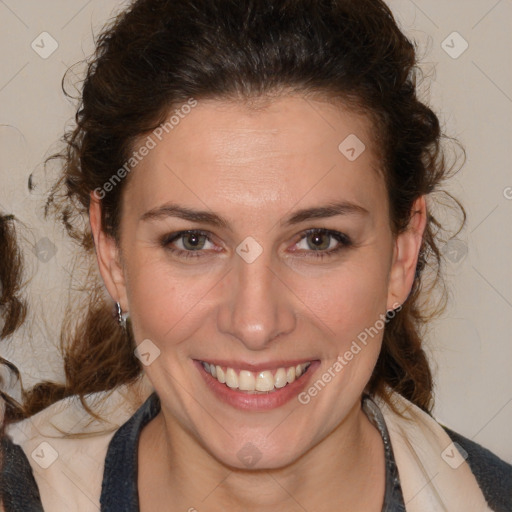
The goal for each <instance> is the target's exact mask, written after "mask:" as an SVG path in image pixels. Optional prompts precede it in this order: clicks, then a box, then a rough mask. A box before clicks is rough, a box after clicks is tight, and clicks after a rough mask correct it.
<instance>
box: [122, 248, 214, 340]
mask: <svg viewBox="0 0 512 512" xmlns="http://www.w3.org/2000/svg"><path fill="white" fill-rule="evenodd" d="M127 275H128V276H129V278H128V279H127V294H128V301H129V304H130V310H131V311H130V314H131V318H132V325H133V329H134V334H135V339H136V341H137V342H140V341H141V340H143V339H146V338H149V339H151V340H152V341H154V342H155V343H156V344H157V345H160V346H163V345H164V344H165V345H166V346H167V345H169V344H170V343H172V344H179V343H180V341H184V340H185V339H186V338H187V337H188V336H190V334H191V333H192V332H193V330H195V329H196V328H197V326H198V325H199V317H200V316H202V315H204V312H205V305H206V304H207V296H206V295H207V292H208V290H209V289H210V288H211V287H212V285H213V283H214V282H215V278H214V277H213V276H212V275H187V272H186V271H185V272H183V271H178V272H177V271H176V269H174V268H172V267H171V265H169V264H168V263H167V262H165V261H162V260H155V259H153V260H152V259H150V258H138V257H137V255H136V254H135V255H134V254H133V253H132V255H131V256H130V262H129V263H128V268H127Z"/></svg>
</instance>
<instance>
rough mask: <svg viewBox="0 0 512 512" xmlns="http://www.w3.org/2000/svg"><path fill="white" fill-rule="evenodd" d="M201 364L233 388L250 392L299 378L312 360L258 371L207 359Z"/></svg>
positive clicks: (212, 374) (282, 386)
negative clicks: (216, 362)
mask: <svg viewBox="0 0 512 512" xmlns="http://www.w3.org/2000/svg"><path fill="white" fill-rule="evenodd" d="M201 364H202V365H203V368H204V370H205V371H206V373H208V374H209V375H211V376H212V377H213V378H214V379H216V380H217V381H218V382H220V383H221V384H225V385H226V386H227V387H229V388H231V389H236V390H239V391H245V392H248V393H270V392H274V391H276V390H277V389H281V388H284V387H285V386H286V385H288V384H291V383H292V382H294V381H295V380H297V379H299V378H300V377H301V375H303V374H304V373H306V372H307V370H308V368H309V367H310V365H311V361H309V362H306V363H301V364H297V365H295V366H289V367H281V368H277V369H274V370H262V371H258V372H253V371H249V370H235V369H234V368H231V367H229V366H228V367H226V366H224V367H222V366H220V365H216V364H213V363H207V362H205V361H201Z"/></svg>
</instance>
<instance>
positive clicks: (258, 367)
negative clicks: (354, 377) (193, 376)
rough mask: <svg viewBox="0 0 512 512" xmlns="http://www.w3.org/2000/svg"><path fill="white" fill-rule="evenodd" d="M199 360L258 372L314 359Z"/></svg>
mask: <svg viewBox="0 0 512 512" xmlns="http://www.w3.org/2000/svg"><path fill="white" fill-rule="evenodd" d="M197 361H199V362H205V363H209V364H214V365H216V366H221V367H223V368H224V367H228V368H233V369H234V370H247V371H250V372H260V371H263V370H277V369H278V368H289V367H290V366H297V365H298V364H304V363H312V362H313V361H316V359H287V360H273V361H267V362H266V363H250V362H246V361H233V360H232V359H230V360H228V359H197Z"/></svg>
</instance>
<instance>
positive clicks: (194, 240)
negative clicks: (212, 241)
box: [185, 234, 201, 248]
mask: <svg viewBox="0 0 512 512" xmlns="http://www.w3.org/2000/svg"><path fill="white" fill-rule="evenodd" d="M200 238H201V237H200V236H198V235H195V234H189V235H188V236H187V238H186V239H185V240H186V242H187V243H186V245H188V246H189V247H193V248H197V247H198V246H199V245H200V244H201V242H200Z"/></svg>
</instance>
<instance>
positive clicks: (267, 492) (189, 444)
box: [139, 401, 385, 512]
mask: <svg viewBox="0 0 512 512" xmlns="http://www.w3.org/2000/svg"><path fill="white" fill-rule="evenodd" d="M163 446H165V447H166V449H162V447H163ZM144 461H146V464H145V462H144ZM144 465H145V466H146V467H144ZM139 467H140V471H139V491H140V492H139V495H140V497H141V510H144V508H145V507H144V502H146V500H150V501H151V502H152V503H155V501H158V502H161V503H166V504H169V503H175V504H176V507H175V509H176V510H194V508H195V509H197V511H198V512H203V511H211V512H217V511H219V512H220V511H222V510H226V509H227V508H229V509H231V510H244V511H248V512H259V511H261V510H281V511H297V510H304V509H305V510H315V511H324V510H325V511H327V510H333V509H336V510H346V511H354V510H365V511H373V510H376V511H380V510H381V507H382V501H383V498H384V485H385V456H384V446H383V443H382V439H381V436H380V433H379V432H378V430H377V429H376V428H375V427H374V426H373V425H372V424H371V423H370V421H369V420H368V418H367V417H366V415H365V414H364V412H363V411H362V409H361V406H360V402H359V401H358V402H357V404H356V405H355V406H354V407H353V409H352V410H351V411H350V413H349V414H348V415H347V417H346V418H345V419H344V421H343V422H342V423H341V424H340V425H338V427H337V428H336V429H335V430H334V431H332V432H331V433H330V434H329V435H328V436H327V437H325V438H324V439H322V440H321V441H320V442H319V443H318V444H316V445H314V446H313V447H312V448H311V449H309V450H308V451H307V452H306V453H304V454H302V455H301V456H300V457H299V458H298V459H296V460H295V461H293V462H292V463H291V464H289V465H287V466H286V467H282V468H277V469H259V470H241V469H234V468H232V467H228V466H226V465H224V464H223V463H222V462H221V461H219V460H217V459H215V458H214V457H212V455H211V454H210V453H208V452H207V451H206V450H205V449H204V448H203V446H201V445H200V444H199V443H198V442H197V440H196V439H195V438H193V437H192V436H191V435H190V434H189V433H188V432H186V431H184V430H183V429H182V427H181V426H180V425H179V424H178V423H177V422H176V421H175V420H174V419H173V418H171V417H167V416H166V415H165V413H164V411H161V412H160V413H159V414H158V415H157V416H156V417H155V418H154V419H153V420H152V421H151V422H150V423H149V424H148V425H147V426H146V428H144V429H143V431H142V433H141V438H140V442H139ZM142 475H146V478H145V482H143V481H142V479H141V476H142ZM149 475H151V476H149ZM334 475H335V476H334ZM148 486H149V488H148ZM164 494H165V496H164Z"/></svg>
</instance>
